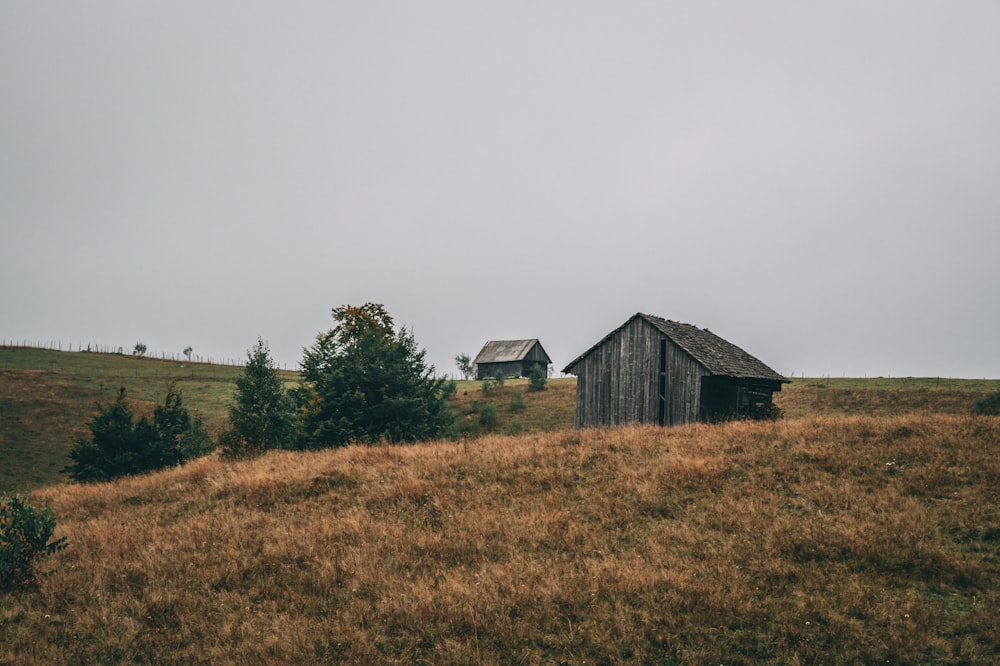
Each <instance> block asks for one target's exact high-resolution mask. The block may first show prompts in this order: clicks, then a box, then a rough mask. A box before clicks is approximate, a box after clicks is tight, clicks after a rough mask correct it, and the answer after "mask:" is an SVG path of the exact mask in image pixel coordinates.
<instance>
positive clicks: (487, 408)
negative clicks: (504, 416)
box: [479, 402, 497, 428]
mask: <svg viewBox="0 0 1000 666" xmlns="http://www.w3.org/2000/svg"><path fill="white" fill-rule="evenodd" d="M479 422H480V423H481V424H482V425H483V427H484V428H493V427H495V426H496V424H497V406H496V405H494V404H493V403H492V402H488V403H486V404H485V405H483V406H482V407H480V408H479Z"/></svg>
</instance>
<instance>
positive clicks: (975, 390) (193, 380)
mask: <svg viewBox="0 0 1000 666" xmlns="http://www.w3.org/2000/svg"><path fill="white" fill-rule="evenodd" d="M241 370H242V368H241V367H240V366H227V365H211V364H201V363H186V362H177V361H169V360H159V359H151V358H137V357H133V356H123V355H118V354H97V353H82V352H62V351H53V350H45V349H32V348H24V347H0V492H3V491H12V490H27V489H31V488H39V487H43V486H45V485H49V484H53V483H59V482H61V481H64V480H65V478H66V477H65V476H64V475H62V474H60V470H61V469H62V468H63V467H65V466H66V465H67V464H68V463H69V451H70V449H71V448H72V446H73V441H74V438H75V437H77V436H78V435H83V434H85V433H86V425H87V422H88V421H89V419H90V418H91V417H92V416H93V415H94V413H95V411H96V408H95V405H96V403H97V402H98V401H99V400H102V399H103V400H107V399H110V398H113V397H114V396H115V395H116V393H117V389H118V388H119V387H121V386H124V387H126V388H127V389H128V392H129V396H130V399H131V401H132V403H133V409H134V411H135V412H136V413H140V414H141V413H143V412H149V411H152V408H153V406H154V405H156V404H158V403H160V402H162V400H163V397H164V396H165V395H166V392H167V387H168V385H170V384H171V383H174V384H175V386H176V387H177V388H178V389H179V390H180V391H181V393H182V395H183V399H184V404H185V406H186V407H187V408H188V409H189V410H190V411H191V412H192V413H198V414H200V415H201V416H202V417H203V418H204V420H205V423H206V425H207V426H208V427H209V430H210V431H212V432H215V431H217V430H218V428H219V427H221V426H222V425H223V424H224V423H225V420H226V418H227V409H228V406H229V404H230V402H231V400H232V397H233V391H234V384H233V379H234V378H235V377H236V375H237V374H238V373H239V372H240V371H241ZM282 375H283V377H284V380H285V382H286V384H287V385H289V386H291V385H293V384H295V383H296V382H297V381H298V374H297V373H295V372H291V371H282ZM457 385H458V391H457V392H456V393H455V395H454V396H453V397H452V400H451V404H452V411H453V412H454V414H455V415H456V417H457V420H458V428H459V430H460V431H461V436H462V437H465V438H469V437H477V436H479V435H486V434H496V433H508V434H516V433H533V432H551V431H554V430H559V429H563V428H572V426H573V417H574V410H575V400H576V380H575V379H574V378H566V379H552V380H550V381H549V382H548V385H547V387H546V389H545V390H544V391H540V392H533V391H531V390H529V387H528V382H527V380H508V381H507V382H505V384H504V385H503V386H500V387H494V389H493V390H492V391H491V392H490V393H484V391H483V382H472V381H460V382H457ZM996 390H1000V381H998V380H964V379H957V380H956V379H911V378H902V379H882V378H873V379H823V380H815V379H796V380H795V381H794V382H793V383H792V384H791V385H789V386H786V387H785V388H784V390H783V391H781V392H780V393H778V394H776V396H775V399H776V404H778V406H779V407H781V408H782V410H783V411H784V413H785V414H786V415H787V416H807V415H813V414H827V415H865V414H868V415H878V416H893V415H902V414H911V413H949V414H967V413H969V412H970V411H971V409H972V405H973V404H974V403H975V401H976V400H977V399H979V398H981V397H982V396H984V395H986V393H988V392H991V391H996ZM487 404H492V405H493V409H495V412H496V421H495V423H494V424H493V425H492V426H488V425H484V421H483V418H482V412H481V409H482V408H483V407H484V406H486V405H487Z"/></svg>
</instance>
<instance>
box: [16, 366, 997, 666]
mask: <svg viewBox="0 0 1000 666" xmlns="http://www.w3.org/2000/svg"><path fill="white" fill-rule="evenodd" d="M54 353H55V354H58V352H54ZM75 356H76V355H71V357H72V360H73V362H76V361H77V360H78V359H76V358H75ZM0 358H5V359H6V362H7V365H0V373H5V374H2V375H0V376H2V377H3V379H4V381H3V383H2V384H0V386H4V387H5V388H4V389H3V394H2V399H3V400H5V402H3V403H2V405H3V410H4V411H3V412H2V414H3V418H4V419H5V423H7V424H8V426H6V427H5V428H4V429H3V432H4V433H5V434H4V435H3V436H4V437H5V438H6V437H9V436H10V434H9V433H10V432H11V430H16V429H17V428H14V427H13V426H12V423H11V422H12V421H13V419H11V420H10V421H8V420H7V419H9V418H10V416H9V415H10V414H11V413H12V412H11V411H9V409H10V407H9V405H11V404H14V406H15V409H17V410H22V411H19V412H17V413H19V414H23V413H24V412H23V410H24V409H25V407H24V406H23V404H25V403H33V402H36V401H37V402H38V403H39V406H36V407H34V408H33V409H35V410H36V411H35V412H32V413H33V414H36V415H39V416H38V417H37V418H39V419H40V420H41V415H43V414H44V413H45V412H46V411H47V409H49V408H51V409H52V410H53V411H59V410H61V411H64V412H67V413H68V412H69V411H71V409H72V408H71V405H73V404H75V401H81V404H86V403H87V401H88V400H90V401H91V404H92V399H93V398H94V397H99V396H100V384H101V383H105V382H104V381H103V380H101V379H95V378H94V377H93V376H92V374H93V373H94V368H97V367H98V365H99V364H100V363H104V364H105V366H106V367H107V368H108V371H107V372H108V373H109V376H114V377H117V378H118V379H124V378H127V379H130V380H132V379H135V380H140V381H138V382H136V386H139V385H140V384H143V383H145V384H146V386H147V388H146V389H139V388H136V389H134V391H135V394H136V395H137V396H138V397H140V398H141V399H144V400H146V399H148V400H150V401H151V402H153V401H157V400H159V399H161V397H162V395H161V394H162V391H163V390H164V389H163V388H161V387H162V386H163V384H162V382H164V381H165V380H169V379H174V380H177V381H180V377H177V376H176V375H179V374H184V373H186V372H191V371H192V369H191V368H180V367H178V364H176V363H175V364H173V366H170V365H169V364H168V365H165V366H158V365H156V364H155V363H158V362H148V361H142V360H138V359H130V358H119V359H103V358H97V359H91V360H86V361H82V362H86V363H97V364H98V365H93V366H85V367H83V369H77V370H75V371H73V372H70V371H69V370H67V368H66V367H63V366H62V359H63V357H59V356H57V357H55V359H56V360H55V361H53V363H52V365H51V366H49V367H41V368H24V367H21V368H13V367H10V366H11V365H14V362H13V361H11V358H12V357H11V356H6V357H3V356H0ZM46 358H49V359H50V360H51V357H46ZM118 363H121V364H122V365H118ZM146 363H153V365H148V366H147V365H146ZM168 363H169V362H168ZM22 365H23V364H22ZM102 367H103V366H102ZM156 368H159V369H160V370H161V371H162V375H160V376H157V375H155V372H154V369H156ZM235 371H238V368H237V369H235V370H234V369H231V368H230V369H213V368H194V369H193V374H194V378H193V379H189V380H187V381H190V382H192V383H190V384H186V385H182V389H183V390H184V391H185V397H186V400H187V401H188V404H189V405H190V406H192V407H197V408H199V409H201V411H203V413H206V414H211V413H212V412H210V411H209V410H208V409H205V408H203V407H201V406H200V405H199V403H198V401H196V400H194V399H189V398H188V395H189V394H188V392H187V388H192V389H193V388H194V387H195V384H194V382H198V381H202V383H203V385H202V386H201V389H202V394H204V395H212V394H214V393H218V396H217V397H216V398H215V399H214V402H215V404H217V405H219V407H217V408H216V409H217V410H218V411H217V412H216V413H218V414H224V405H225V403H226V400H227V398H223V397H221V396H225V395H226V392H227V391H231V385H230V384H229V383H228V382H229V381H230V380H231V376H230V377H229V378H225V377H224V376H223V375H224V373H225V372H235ZM213 372H219V373H220V375H219V376H218V377H216V378H214V379H212V378H211V375H212V373H213ZM25 373H27V375H25ZM201 373H204V375H202V374H201ZM189 376H190V375H189ZM202 377H203V378H202ZM12 378H13V379H12ZM290 379H291V378H290ZM9 381H16V382H18V384H17V386H19V387H20V388H19V389H18V390H12V389H9V388H7V387H9V386H12V385H13V384H9V383H8V382H9ZM114 384H115V382H108V383H105V387H106V388H105V390H107V386H112V385H114ZM213 385H214V386H215V388H210V387H211V386H213ZM38 387H44V391H39V390H38ZM226 387H228V388H226ZM129 388H130V390H133V389H132V386H131V384H129ZM573 388H574V384H573V382H572V380H565V381H553V382H551V383H550V384H549V387H548V388H547V389H546V390H545V391H542V392H538V393H532V392H529V391H528V390H527V388H526V386H522V385H521V384H519V383H517V382H507V383H506V384H505V386H504V387H503V388H502V389H499V390H497V389H494V390H493V391H492V392H490V393H489V394H486V395H484V394H483V393H482V390H481V386H480V385H479V384H476V383H471V382H470V383H463V384H462V385H460V387H459V390H458V392H457V394H456V396H455V401H456V402H455V404H454V405H453V409H454V410H455V412H456V413H458V414H459V415H460V417H461V418H462V419H463V420H466V419H467V420H468V423H470V424H471V423H472V422H473V421H475V420H478V419H479V418H480V416H481V414H482V411H483V405H484V404H485V403H486V402H493V403H494V404H495V405H496V410H497V423H496V424H495V425H494V426H493V430H494V432H493V433H487V434H483V435H481V436H479V437H465V438H462V439H460V440H459V441H441V442H429V443H424V444H418V445H410V446H375V447H347V448H344V449H337V450H329V451H320V452H310V453H291V452H276V453H272V454H269V455H267V456H264V457H263V458H260V459H257V460H252V461H245V462H238V463H229V462H224V461H221V460H219V459H218V458H215V457H208V458H204V459H201V460H197V461H195V462H193V463H191V464H188V465H186V466H184V467H180V468H176V469H171V470H167V471H164V472H161V473H157V474H152V475H147V476H142V477H134V478H127V479H121V480H118V481H116V482H113V483H107V484H94V485H76V484H61V485H50V486H47V487H44V488H36V489H35V490H34V491H33V494H32V497H33V499H34V500H35V501H36V502H43V501H44V502H46V503H47V504H48V505H49V506H51V508H52V509H53V511H54V512H55V515H56V517H57V520H58V529H57V536H66V537H67V538H68V541H69V547H68V548H67V549H66V550H64V551H62V552H60V553H58V554H57V555H56V556H54V557H53V558H50V560H49V561H47V562H46V563H45V565H46V567H47V568H50V569H51V573H50V574H49V575H47V576H45V577H43V578H42V579H41V581H40V583H39V586H38V588H37V589H35V590H31V591H27V592H22V593H19V594H16V595H14V594H2V593H0V664H6V663H11V664H15V663H16V664H22V663H26V664H31V663H40V664H49V663H60V664H62V663H65V664H90V663H223V664H224V663H413V664H416V663H469V664H508V663H525V664H543V663H554V664H557V663H574V664H575V663H584V662H587V663H607V664H613V663H663V664H681V663H726V664H741V663H745V664H759V663H764V664H768V663H770V664H789V663H886V662H889V663H928V664H952V663H966V664H992V663H996V662H997V661H998V660H1000V616H998V615H997V613H996V607H997V604H998V603H1000V488H998V487H997V484H996V479H997V478H1000V450H998V445H1000V418H998V417H984V416H973V415H971V414H970V411H971V406H972V403H973V402H974V401H975V399H976V398H977V397H979V396H980V395H983V394H985V393H986V392H988V391H993V390H996V389H997V388H998V385H997V382H985V383H983V382H971V381H969V382H964V381H957V380H956V381H952V382H945V381H944V380H941V381H937V380H933V379H930V380H912V379H907V380H840V381H838V380H803V381H796V382H795V383H793V384H792V385H791V386H789V387H786V389H785V390H784V391H782V393H781V394H780V398H779V404H780V405H781V407H782V409H783V410H784V412H785V414H786V417H785V418H783V419H781V420H779V421H776V422H768V423H746V422H739V423H729V424H723V425H711V426H710V425H701V424H699V425H691V426H684V427H678V428H670V429H662V428H655V427H631V428H620V429H610V430H602V429H591V430H586V431H575V430H573V429H571V428H567V427H563V425H562V424H564V423H566V420H567V419H568V421H569V422H571V421H572V398H571V396H572V393H573ZM95 389H96V392H95ZM146 390H148V393H142V391H146ZM518 390H521V391H522V395H521V399H520V400H518V399H517V398H516V392H517V391H518ZM192 393H197V392H196V391H192ZM29 396H31V397H29ZM46 400H48V401H49V402H45V401H46ZM473 401H476V403H477V404H476V405H473ZM520 402H523V403H524V405H523V406H518V405H519V403H520ZM211 403H212V401H211V400H206V401H205V403H204V404H211ZM19 405H21V406H19ZM46 405H48V406H49V407H46ZM81 410H82V413H83V414H84V421H85V420H86V417H87V415H89V413H90V412H91V411H92V408H91V407H86V408H81ZM18 418H19V419H23V418H24V417H23V415H22V416H20V417H18ZM60 419H61V420H60ZM71 420H72V419H70V418H69V417H60V418H55V417H53V422H52V423H48V422H47V421H45V423H48V426H50V427H52V428H54V429H58V428H59V427H63V426H65V425H66V424H65V423H63V421H71ZM515 422H519V423H520V425H519V426H513V425H512V424H514V423H515ZM18 427H20V426H18ZM67 427H68V426H67ZM470 427H471V426H470ZM507 431H519V433H520V434H516V435H505V434H500V433H504V432H507ZM481 432H482V431H481ZM7 441H9V440H8V439H5V440H4V444H5V446H6V442H7Z"/></svg>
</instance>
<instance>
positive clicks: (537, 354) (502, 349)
mask: <svg viewBox="0 0 1000 666" xmlns="http://www.w3.org/2000/svg"><path fill="white" fill-rule="evenodd" d="M472 362H473V363H474V364H475V366H476V379H491V378H493V377H496V376H497V373H498V372H501V373H503V376H504V377H507V378H511V379H513V378H515V377H527V376H529V375H530V374H531V371H532V369H533V368H535V367H541V369H542V370H544V371H545V373H546V374H548V370H549V363H551V362H552V359H550V358H549V355H548V354H546V353H545V350H544V349H543V348H542V343H540V342H539V341H538V340H537V339H531V340H490V341H489V342H487V343H486V344H485V345H483V348H482V350H481V351H480V352H479V353H478V354H477V355H476V358H475V359H474V360H473V361H472Z"/></svg>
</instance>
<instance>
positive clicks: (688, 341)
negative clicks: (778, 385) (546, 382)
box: [563, 312, 788, 382]
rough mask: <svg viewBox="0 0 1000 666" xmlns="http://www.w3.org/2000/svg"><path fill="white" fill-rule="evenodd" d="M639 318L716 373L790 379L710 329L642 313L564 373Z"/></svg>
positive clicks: (584, 354) (576, 359) (567, 367)
mask: <svg viewBox="0 0 1000 666" xmlns="http://www.w3.org/2000/svg"><path fill="white" fill-rule="evenodd" d="M637 317H639V318H642V319H643V320H645V321H647V322H649V323H650V324H652V325H653V326H655V327H656V328H657V329H659V330H660V332H661V333H663V334H664V335H666V336H667V337H668V338H670V339H671V340H673V341H674V344H676V345H677V346H678V347H680V348H681V349H683V350H684V351H686V352H687V353H688V354H690V355H691V357H692V358H693V359H694V360H696V361H697V362H698V363H700V364H701V365H702V366H704V367H705V369H706V370H708V371H709V373H711V374H713V375H721V376H724V377H739V378H743V379H769V380H773V381H779V382H788V380H787V379H785V378H784V377H782V376H781V375H779V374H778V373H777V372H775V371H774V370H772V369H771V368H769V367H767V366H766V365H764V363H763V362H762V361H761V360H759V359H757V358H755V357H753V356H751V355H750V354H748V353H747V352H745V351H743V350H742V349H740V348H739V347H737V346H736V345H734V344H733V343H731V342H728V341H726V340H723V339H722V338H720V337H719V336H717V335H716V334H715V333H712V332H711V331H709V330H708V329H707V328H698V327H697V326H692V325H691V324H682V323H680V322H676V321H670V320H669V319H662V318H660V317H656V316H653V315H648V314H643V313H641V312H639V313H637V314H635V315H633V316H632V317H630V318H629V320H628V321H626V322H625V323H624V324H622V325H621V326H619V327H618V328H616V329H615V330H613V331H611V332H610V333H608V334H607V335H606V336H604V337H603V338H601V340H600V342H598V343H597V344H595V345H594V346H593V347H591V348H590V349H588V350H587V351H585V352H583V353H582V354H580V355H579V356H578V357H577V358H575V359H574V360H573V361H572V362H571V363H570V364H569V365H567V366H566V368H565V369H564V370H563V372H567V373H572V368H573V366H574V365H576V364H577V363H578V362H579V361H580V360H581V359H583V358H584V357H585V356H587V355H588V354H590V352H592V351H594V350H595V349H597V348H598V347H600V346H601V345H602V344H604V342H605V341H606V340H608V339H609V338H611V337H612V336H613V335H614V334H615V333H617V332H618V331H620V330H621V329H623V328H625V327H626V326H628V325H629V324H630V323H632V321H633V320H634V319H636V318H637Z"/></svg>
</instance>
